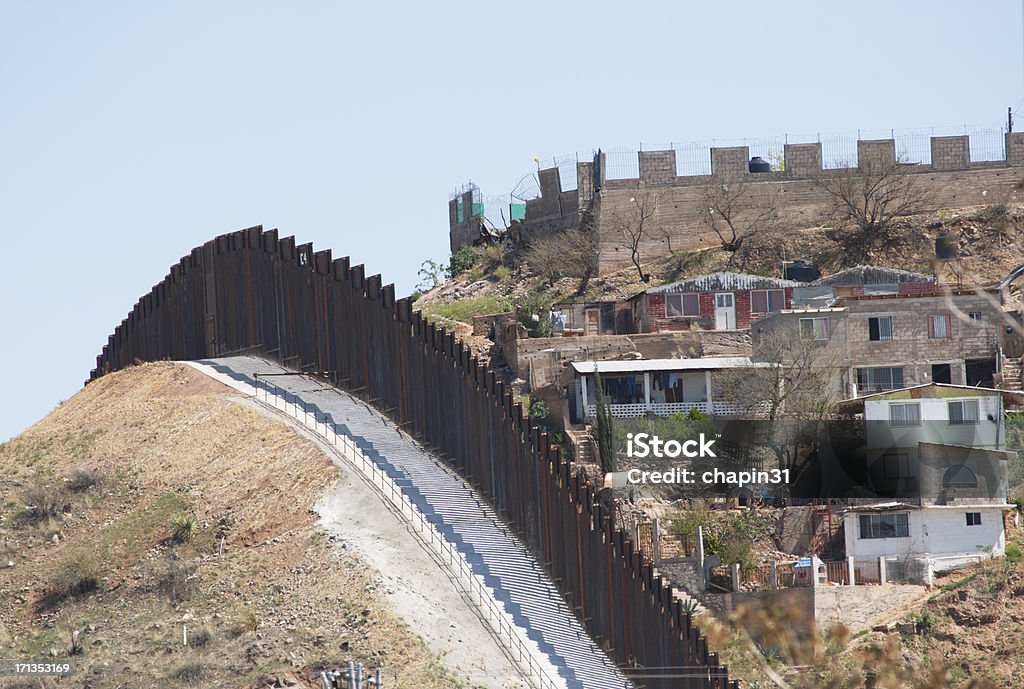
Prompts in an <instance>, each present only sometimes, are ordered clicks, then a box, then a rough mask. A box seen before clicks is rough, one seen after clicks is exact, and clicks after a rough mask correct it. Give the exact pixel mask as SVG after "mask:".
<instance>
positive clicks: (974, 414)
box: [949, 400, 978, 426]
mask: <svg viewBox="0 0 1024 689" xmlns="http://www.w3.org/2000/svg"><path fill="white" fill-rule="evenodd" d="M949 423H950V424H951V425H954V426H958V425H961V424H972V423H978V400H960V401H957V402H950V403H949Z"/></svg>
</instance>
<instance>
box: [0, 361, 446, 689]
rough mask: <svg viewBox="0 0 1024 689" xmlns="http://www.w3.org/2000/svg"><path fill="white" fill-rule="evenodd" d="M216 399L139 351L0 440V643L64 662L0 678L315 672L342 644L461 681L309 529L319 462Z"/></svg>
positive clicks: (273, 427)
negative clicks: (46, 670) (130, 364)
mask: <svg viewBox="0 0 1024 689" xmlns="http://www.w3.org/2000/svg"><path fill="white" fill-rule="evenodd" d="M234 394H235V393H234V392H233V391H231V390H229V389H228V388H226V387H223V386H221V385H220V384H219V383H215V382H213V381H211V380H209V379H207V378H206V377H205V376H203V375H201V374H200V373H198V372H196V371H195V370H193V369H190V368H188V367H185V366H182V365H179V364H171V363H160V364H147V365H144V366H139V367H135V368H132V369H129V370H126V371H122V372H119V373H114V374H112V375H109V376H105V377H104V378H102V379H100V380H98V381H96V382H94V383H92V384H90V385H89V386H88V387H87V388H86V389H85V390H83V391H82V392H80V393H79V394H78V395H76V396H75V397H74V398H72V399H71V400H69V401H67V402H66V403H63V404H62V405H61V406H60V407H58V408H57V409H56V410H54V411H53V412H52V413H51V414H50V415H49V416H47V417H46V418H45V419H44V420H42V421H41V422H39V423H38V424H36V425H35V426H33V427H32V428H30V429H29V430H27V431H26V432H25V433H23V434H22V435H21V436H19V437H17V438H15V439H13V440H11V441H10V442H8V443H5V444H4V445H2V446H0V472H2V474H3V476H4V478H5V481H4V482H3V484H2V485H0V538H2V544H3V550H2V552H0V593H2V594H3V595H2V597H0V644H2V645H3V646H4V649H3V657H5V658H10V659H39V660H41V659H54V658H56V659H70V660H71V662H73V663H74V664H75V665H76V668H77V669H76V671H75V673H74V675H73V676H72V677H70V678H68V679H66V680H64V681H62V682H60V683H59V684H58V683H56V682H55V681H54V680H52V679H51V680H31V681H22V682H20V683H14V682H13V680H11V679H10V678H4V680H3V681H6V682H7V684H4V686H26V687H31V686H75V687H95V688H96V689H100V688H106V687H109V688H111V689H113V688H115V687H175V686H190V687H262V686H267V685H270V686H291V685H294V684H296V683H298V684H299V685H301V686H319V684H314V683H313V679H314V677H315V674H314V668H317V667H319V666H321V665H328V666H335V667H337V666H339V665H340V664H342V663H343V662H344V661H347V660H350V659H352V660H356V661H362V662H364V663H365V664H366V665H367V666H368V667H376V666H377V665H384V666H385V668H386V671H385V680H386V686H393V687H398V686H409V687H412V686H415V687H428V688H429V687H456V686H459V685H460V684H461V682H458V681H456V680H455V679H454V677H453V676H452V674H451V673H450V672H449V671H448V670H447V669H446V667H445V665H444V663H443V662H442V660H441V658H440V657H439V656H438V655H437V654H435V653H433V652H431V651H430V649H429V648H427V647H426V645H425V644H424V642H423V641H422V640H421V639H420V638H419V637H417V636H416V635H415V634H413V633H412V632H411V631H410V630H409V629H408V628H407V626H406V625H405V624H404V623H403V622H402V621H401V620H400V619H398V618H397V617H396V616H395V615H394V614H393V613H391V612H389V611H388V608H387V607H386V606H385V605H383V604H382V598H381V597H382V596H384V595H386V593H387V592H385V591H382V590H378V589H379V585H378V584H379V578H378V577H377V576H376V575H375V573H374V571H373V570H372V569H370V568H368V567H367V566H366V565H365V563H364V562H363V561H362V560H361V559H359V558H358V557H357V556H356V555H354V554H352V551H351V550H348V551H346V550H342V549H340V548H338V547H337V546H335V545H332V544H331V543H330V542H329V539H328V537H327V536H326V535H325V532H324V531H323V530H322V529H320V528H318V526H317V515H316V514H314V513H313V512H312V511H311V509H310V508H311V506H312V505H314V504H316V503H317V501H318V500H319V499H320V498H322V497H323V496H324V495H326V494H327V493H328V492H329V491H330V490H331V489H332V487H333V486H334V485H335V483H336V481H337V479H338V470H337V469H336V468H335V467H333V466H332V465H331V463H330V462H329V461H328V460H327V458H326V457H325V456H324V455H323V454H322V453H321V452H320V451H319V450H318V449H317V447H316V446H315V445H314V444H313V443H312V442H310V441H308V440H305V439H304V438H302V437H301V436H299V435H298V434H296V433H295V432H294V431H292V430H291V429H289V428H288V427H287V426H284V425H282V424H279V423H276V422H274V421H272V420H268V419H267V418H264V417H263V416H262V415H261V414H260V413H258V412H257V411H254V410H252V409H250V408H247V407H245V406H243V405H240V404H238V403H236V402H233V401H231V400H230V399H229V398H230V397H231V396H232V395H234ZM176 536H177V538H176ZM183 627H184V628H185V629H184V630H183ZM183 632H187V639H188V640H187V644H186V643H183Z"/></svg>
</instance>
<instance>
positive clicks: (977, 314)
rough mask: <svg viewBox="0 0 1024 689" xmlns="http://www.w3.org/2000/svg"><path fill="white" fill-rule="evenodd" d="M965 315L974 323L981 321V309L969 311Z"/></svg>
mask: <svg viewBox="0 0 1024 689" xmlns="http://www.w3.org/2000/svg"><path fill="white" fill-rule="evenodd" d="M967 316H968V317H969V318H970V319H971V320H972V321H974V322H975V323H981V311H971V312H970V313H969V314H967Z"/></svg>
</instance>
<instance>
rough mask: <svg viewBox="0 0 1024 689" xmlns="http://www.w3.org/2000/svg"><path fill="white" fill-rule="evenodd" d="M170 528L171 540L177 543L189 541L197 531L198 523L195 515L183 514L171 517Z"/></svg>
mask: <svg viewBox="0 0 1024 689" xmlns="http://www.w3.org/2000/svg"><path fill="white" fill-rule="evenodd" d="M171 526H172V527H173V528H174V536H173V538H174V540H175V542H177V543H187V542H188V541H191V540H192V539H193V538H195V535H196V533H197V532H198V531H199V521H198V520H197V519H196V518H195V515H192V514H187V513H185V512H182V513H181V514H176V515H175V516H173V517H171Z"/></svg>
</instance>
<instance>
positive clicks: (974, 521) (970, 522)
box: [966, 512, 981, 526]
mask: <svg viewBox="0 0 1024 689" xmlns="http://www.w3.org/2000/svg"><path fill="white" fill-rule="evenodd" d="M966 516H967V526H981V512H967V513H966Z"/></svg>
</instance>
